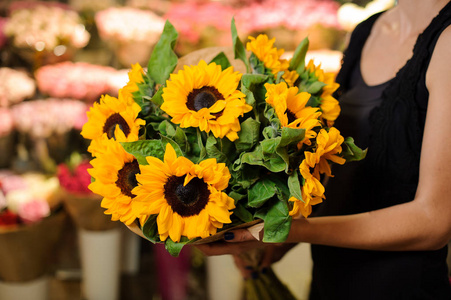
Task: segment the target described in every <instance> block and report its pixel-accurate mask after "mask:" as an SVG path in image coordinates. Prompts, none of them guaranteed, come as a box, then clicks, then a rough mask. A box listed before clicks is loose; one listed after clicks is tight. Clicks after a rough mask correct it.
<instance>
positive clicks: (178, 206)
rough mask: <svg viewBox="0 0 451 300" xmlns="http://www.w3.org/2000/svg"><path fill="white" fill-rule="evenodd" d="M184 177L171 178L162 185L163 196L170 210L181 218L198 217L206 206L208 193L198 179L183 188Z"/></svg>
mask: <svg viewBox="0 0 451 300" xmlns="http://www.w3.org/2000/svg"><path fill="white" fill-rule="evenodd" d="M184 181H185V176H182V177H178V176H171V177H169V179H168V181H167V182H166V184H165V185H164V195H165V197H166V200H167V202H168V204H169V205H170V206H171V208H172V210H173V211H174V212H176V213H178V214H179V215H181V216H182V217H189V216H195V215H198V214H199V213H200V212H201V211H202V210H203V209H204V208H205V206H206V205H207V203H208V198H209V197H210V191H209V189H208V186H207V184H206V183H205V182H204V181H203V180H202V179H200V178H193V179H191V181H190V182H189V183H188V184H187V185H186V186H183V182H184Z"/></svg>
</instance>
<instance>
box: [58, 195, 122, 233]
mask: <svg viewBox="0 0 451 300" xmlns="http://www.w3.org/2000/svg"><path fill="white" fill-rule="evenodd" d="M62 198H63V203H64V207H65V208H66V210H67V212H68V213H69V215H70V217H71V219H72V220H73V222H74V223H75V225H76V226H77V227H78V228H82V229H84V230H91V231H103V230H110V229H114V228H117V227H119V226H120V222H118V221H116V222H114V221H111V216H110V215H105V214H104V212H105V209H104V208H102V207H101V206H100V203H101V202H102V197H101V196H100V195H97V194H89V195H77V194H73V193H67V192H64V191H63V192H62Z"/></svg>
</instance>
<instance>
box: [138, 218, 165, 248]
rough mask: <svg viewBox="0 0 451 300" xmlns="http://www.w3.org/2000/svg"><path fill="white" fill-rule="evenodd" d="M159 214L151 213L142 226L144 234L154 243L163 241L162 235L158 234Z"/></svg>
mask: <svg viewBox="0 0 451 300" xmlns="http://www.w3.org/2000/svg"><path fill="white" fill-rule="evenodd" d="M157 216H158V215H150V216H149V218H148V219H147V221H146V223H145V224H144V226H143V228H142V232H143V234H144V236H145V237H146V238H147V239H148V240H149V241H151V242H152V243H154V244H155V243H159V242H161V240H160V235H159V234H158V227H157Z"/></svg>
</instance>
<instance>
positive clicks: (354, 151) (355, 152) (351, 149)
mask: <svg viewBox="0 0 451 300" xmlns="http://www.w3.org/2000/svg"><path fill="white" fill-rule="evenodd" d="M342 146H343V151H342V152H341V155H342V157H343V158H344V159H346V162H349V161H359V160H362V159H364V158H365V156H366V152H367V151H368V149H365V150H362V149H360V148H359V147H358V146H356V145H355V143H354V139H353V138H352V137H347V138H345V140H344V142H343V144H342Z"/></svg>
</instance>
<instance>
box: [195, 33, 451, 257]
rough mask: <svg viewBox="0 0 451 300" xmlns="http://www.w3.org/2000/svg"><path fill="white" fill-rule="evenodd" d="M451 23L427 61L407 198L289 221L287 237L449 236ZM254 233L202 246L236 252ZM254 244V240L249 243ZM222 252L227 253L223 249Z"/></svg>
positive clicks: (415, 241) (383, 245)
mask: <svg viewBox="0 0 451 300" xmlns="http://www.w3.org/2000/svg"><path fill="white" fill-rule="evenodd" d="M449 49H451V28H448V29H446V30H445V31H444V32H443V34H442V35H441V37H440V39H439V41H438V42H437V45H436V47H435V51H434V54H433V57H432V60H431V63H430V65H429V69H428V72H427V79H426V84H427V87H428V90H429V104H428V112H427V119H426V125H425V131H424V137H423V145H422V154H421V162H420V179H419V185H418V189H417V194H416V196H415V199H414V200H413V201H411V202H408V203H404V204H400V205H396V206H392V207H388V208H384V209H380V210H376V211H372V212H367V213H361V214H355V215H347V216H335V217H316V218H313V217H312V218H308V219H299V220H295V221H293V224H292V228H291V232H290V235H289V237H288V240H287V242H290V243H295V242H307V243H312V244H321V245H329V246H338V247H346V248H356V249H368V250H389V251H401V250H413V251H414V250H435V249H439V248H441V247H443V246H445V245H446V244H447V243H448V241H449V240H450V239H451V151H450V150H451V59H449V57H450V50H449ZM252 240H253V237H252V236H251V235H250V234H249V233H248V232H247V231H246V230H239V231H236V232H235V236H234V238H233V239H231V240H230V242H242V241H248V242H247V243H238V244H240V245H236V246H234V244H229V245H228V246H226V247H224V246H222V248H221V246H220V245H216V246H215V245H209V246H207V248H204V249H201V250H202V251H204V252H206V253H207V254H210V255H215V254H222V253H233V252H235V253H236V252H238V251H239V249H244V248H245V247H246V245H250V243H255V241H254V242H249V241H252ZM254 245H255V244H254ZM224 251H227V252H224Z"/></svg>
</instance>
